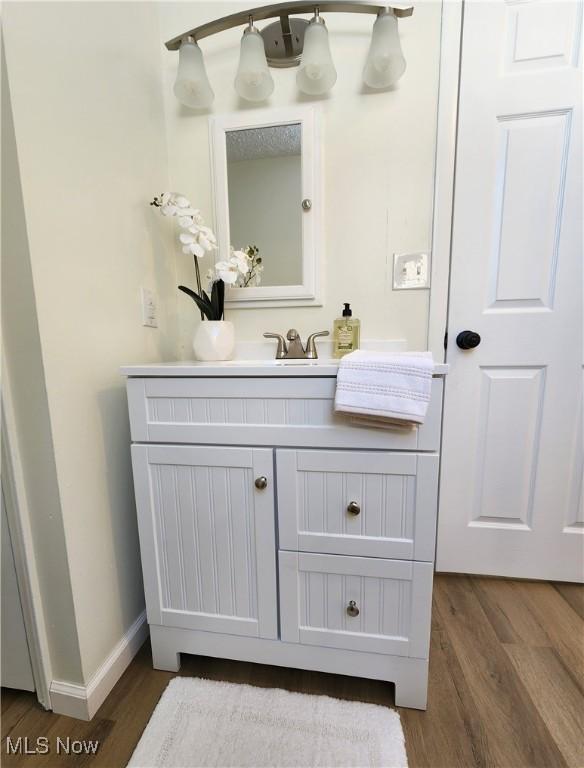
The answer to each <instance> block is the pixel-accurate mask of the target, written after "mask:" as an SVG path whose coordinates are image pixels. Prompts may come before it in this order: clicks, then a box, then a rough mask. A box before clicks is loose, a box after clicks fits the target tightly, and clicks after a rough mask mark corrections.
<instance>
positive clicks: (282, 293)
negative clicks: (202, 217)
mask: <svg viewBox="0 0 584 768" xmlns="http://www.w3.org/2000/svg"><path fill="white" fill-rule="evenodd" d="M292 123H300V125H301V135H302V144H301V146H302V155H301V162H302V166H301V168H302V171H301V173H302V195H301V199H300V200H298V205H299V206H301V205H302V201H303V200H305V199H308V200H310V201H311V203H312V206H311V208H310V210H308V211H305V210H303V212H302V219H301V220H302V276H303V282H302V284H301V285H279V286H278V285H265V286H262V285H260V286H257V287H251V288H228V289H227V290H226V292H225V303H226V305H228V306H229V307H230V308H231V309H245V308H250V309H251V308H255V309H257V308H258V307H260V306H261V307H301V306H321V305H322V296H321V286H322V274H321V273H322V266H323V251H322V211H323V200H322V172H321V162H322V160H321V152H320V147H321V142H320V120H319V114H317V112H316V110H315V108H314V107H302V106H301V107H290V108H283V109H280V108H278V109H258V110H253V111H245V112H235V113H233V114H228V115H217V116H213V117H210V118H209V141H210V151H211V163H212V177H213V199H214V202H215V229H216V233H217V243H218V247H219V250H218V259H217V260H219V259H225V258H227V257H228V255H229V245H230V242H231V238H230V232H229V196H228V186H227V184H228V181H227V151H226V146H227V145H226V133H227V131H234V130H243V129H246V128H264V127H268V126H276V125H290V124H292Z"/></svg>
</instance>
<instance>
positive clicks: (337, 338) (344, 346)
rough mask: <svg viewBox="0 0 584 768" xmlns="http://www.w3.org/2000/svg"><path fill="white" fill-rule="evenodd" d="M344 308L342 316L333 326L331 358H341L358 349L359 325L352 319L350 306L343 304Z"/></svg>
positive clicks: (354, 318) (358, 322) (355, 319)
mask: <svg viewBox="0 0 584 768" xmlns="http://www.w3.org/2000/svg"><path fill="white" fill-rule="evenodd" d="M344 307H345V308H344V309H343V316H342V317H338V318H337V319H336V320H335V324H334V335H333V357H343V355H347V354H348V353H349V352H354V351H355V350H356V349H359V331H360V326H361V323H360V321H359V320H357V318H356V317H353V313H352V311H351V305H350V304H345V305H344Z"/></svg>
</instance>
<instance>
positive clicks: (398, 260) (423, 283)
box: [393, 253, 430, 291]
mask: <svg viewBox="0 0 584 768" xmlns="http://www.w3.org/2000/svg"><path fill="white" fill-rule="evenodd" d="M429 287H430V254H428V253H394V254H393V290H394V291H404V290H416V289H420V288H429Z"/></svg>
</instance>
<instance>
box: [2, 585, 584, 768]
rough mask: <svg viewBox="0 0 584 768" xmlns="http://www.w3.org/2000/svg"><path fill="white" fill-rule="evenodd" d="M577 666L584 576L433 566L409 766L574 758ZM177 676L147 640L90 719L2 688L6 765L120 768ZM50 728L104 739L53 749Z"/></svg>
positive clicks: (294, 686) (318, 686)
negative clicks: (45, 748)
mask: <svg viewBox="0 0 584 768" xmlns="http://www.w3.org/2000/svg"><path fill="white" fill-rule="evenodd" d="M583 672H584V587H581V586H577V585H572V584H547V583H540V582H521V581H507V580H502V579H489V578H480V577H470V576H445V575H440V576H437V577H436V579H435V587H434V611H433V620H432V648H431V656H430V689H429V706H428V710H427V711H426V712H418V711H415V710H408V709H401V710H400V715H401V719H402V723H403V727H404V731H405V735H406V747H407V751H408V760H409V765H410V768H418V767H420V768H421V767H422V766H424V767H425V768H458V767H460V768H472V767H473V766H477V767H478V766H489V768H490V767H491V766H493V767H494V766H498V767H499V768H522V767H523V766H541V768H560V767H561V766H571V767H573V768H581V766H584V674H583ZM180 674H181V675H190V676H201V677H207V678H211V679H217V680H229V681H232V682H241V683H250V684H253V685H262V686H267V687H271V686H278V687H281V688H287V689H289V690H293V691H302V692H305V693H316V694H327V695H329V696H336V697H339V698H346V699H354V700H358V701H369V702H373V703H377V704H383V705H385V706H393V687H392V686H391V685H389V684H387V683H381V682H378V681H372V680H362V679H358V678H351V677H342V676H337V675H326V674H323V673H316V672H303V671H301V670H294V669H285V668H280V667H269V666H263V665H254V664H246V663H243V662H233V661H225V660H222V659H210V658H205V657H196V656H183V664H182V668H181V671H180ZM172 677H174V674H173V673H168V672H159V671H156V670H153V669H152V667H151V659H150V649H149V647H148V644H146V645H145V646H144V647H143V648H142V650H141V651H140V653H139V654H138V655H137V656H136V658H135V659H134V661H133V662H132V664H131V665H130V667H129V668H128V669H127V670H126V672H125V674H124V675H123V677H122V678H121V679H120V681H119V682H118V684H117V685H116V687H115V688H114V690H113V691H112V693H111V694H110V696H109V697H108V698H107V700H106V701H105V702H104V704H103V705H102V707H101V709H100V710H99V712H98V713H97V715H96V716H95V718H94V719H93V720H92V721H91V722H90V723H83V722H80V721H77V720H72V719H70V718H66V717H61V716H59V715H53V714H51V713H49V712H45V711H43V710H42V709H41V708H40V707H39V705H38V704H37V702H36V699H35V697H34V695H32V694H26V693H19V692H14V691H8V690H3V692H2V694H3V695H2V729H1V731H2V765H5V766H34V768H37V766H38V768H44V767H46V766H50V767H51V768H53V766H54V767H55V768H58V767H59V766H69V767H73V766H74V767H75V768H82V767H84V766H91V767H92V768H97V767H98V766H100V767H104V768H122V766H125V765H126V763H127V762H128V760H129V758H130V756H131V754H132V751H133V749H134V747H135V745H136V743H137V742H138V740H139V738H140V735H141V733H142V731H143V729H144V727H145V726H146V723H147V722H148V719H149V717H150V715H151V713H152V711H153V709H154V707H155V706H156V702H157V701H158V699H159V697H160V695H161V694H162V692H163V690H164V688H165V686H166V684H167V683H168V681H169V680H170V679H171V678H172ZM7 736H10V737H11V740H12V742H13V743H14V741H15V740H16V739H17V738H18V737H19V736H23V737H24V736H27V737H28V739H29V745H31V746H32V745H33V742H34V741H35V740H36V738H37V737H39V736H47V737H48V738H49V743H50V744H51V746H52V748H53V749H52V751H51V753H49V754H46V755H28V756H25V755H7V754H6V737H7ZM57 736H60V737H61V738H62V739H65V738H66V737H67V736H69V737H71V738H72V739H94V740H95V739H97V740H99V741H100V746H99V749H98V751H97V753H96V754H95V755H90V756H84V757H81V756H79V755H69V756H67V755H64V754H62V755H60V756H57V755H56V754H55V752H54V744H55V742H56V738H57ZM331 768H332V767H331Z"/></svg>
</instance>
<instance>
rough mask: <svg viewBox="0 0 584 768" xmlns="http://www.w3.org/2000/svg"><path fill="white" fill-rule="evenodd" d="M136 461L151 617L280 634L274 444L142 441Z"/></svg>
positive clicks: (221, 629)
mask: <svg viewBox="0 0 584 768" xmlns="http://www.w3.org/2000/svg"><path fill="white" fill-rule="evenodd" d="M132 461H133V464H134V478H135V483H136V501H137V507H138V523H139V531H140V549H141V555H142V569H143V572H144V586H145V590H146V608H147V613H148V621H149V623H150V624H160V625H163V626H170V627H180V628H184V629H201V630H206V631H209V632H225V633H228V634H235V635H250V636H254V637H267V638H275V637H277V628H278V620H277V598H276V543H275V542H276V540H275V531H274V527H275V524H274V483H273V475H274V472H273V454H272V451H271V450H270V449H266V448H260V449H252V448H219V447H212V446H186V445H133V446H132ZM259 477H265V479H266V481H267V485H266V487H264V488H259V489H258V488H256V486H255V480H256V478H259Z"/></svg>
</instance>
